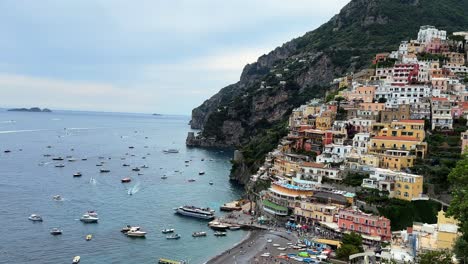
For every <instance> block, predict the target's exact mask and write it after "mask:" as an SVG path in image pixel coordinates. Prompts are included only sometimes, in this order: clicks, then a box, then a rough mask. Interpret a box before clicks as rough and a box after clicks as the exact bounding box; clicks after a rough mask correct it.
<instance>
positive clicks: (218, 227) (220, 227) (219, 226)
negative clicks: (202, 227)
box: [208, 222, 229, 231]
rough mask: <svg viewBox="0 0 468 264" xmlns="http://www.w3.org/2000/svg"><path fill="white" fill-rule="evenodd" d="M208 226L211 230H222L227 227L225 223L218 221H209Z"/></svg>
mask: <svg viewBox="0 0 468 264" xmlns="http://www.w3.org/2000/svg"><path fill="white" fill-rule="evenodd" d="M208 226H209V227H210V228H211V229H213V230H220V231H224V230H226V229H228V228H229V227H228V226H227V225H223V224H221V223H219V222H214V223H213V222H212V223H209V224H208Z"/></svg>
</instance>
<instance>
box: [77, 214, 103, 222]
mask: <svg viewBox="0 0 468 264" xmlns="http://www.w3.org/2000/svg"><path fill="white" fill-rule="evenodd" d="M98 220H99V218H97V217H96V216H90V215H89V214H84V215H83V216H81V218H80V221H81V222H83V223H97V222H98Z"/></svg>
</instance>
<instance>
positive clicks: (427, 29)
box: [418, 26, 447, 44]
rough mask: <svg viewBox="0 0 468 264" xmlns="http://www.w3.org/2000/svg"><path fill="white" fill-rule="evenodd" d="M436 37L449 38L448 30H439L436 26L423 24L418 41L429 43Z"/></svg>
mask: <svg viewBox="0 0 468 264" xmlns="http://www.w3.org/2000/svg"><path fill="white" fill-rule="evenodd" d="M435 38H439V39H441V40H447V31H445V30H438V29H437V28H435V27H434V26H421V28H420V29H419V33H418V41H419V42H420V43H424V44H427V43H429V42H431V41H432V40H433V39H435Z"/></svg>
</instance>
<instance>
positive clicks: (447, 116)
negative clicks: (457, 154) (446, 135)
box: [431, 98, 453, 130]
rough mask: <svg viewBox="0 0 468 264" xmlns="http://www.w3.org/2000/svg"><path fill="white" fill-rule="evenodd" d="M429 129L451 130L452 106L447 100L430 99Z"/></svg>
mask: <svg viewBox="0 0 468 264" xmlns="http://www.w3.org/2000/svg"><path fill="white" fill-rule="evenodd" d="M431 104H432V109H431V125H432V126H431V128H432V130H434V129H436V128H440V129H453V118H452V113H451V109H452V105H451V103H450V101H448V100H447V98H432V102H431Z"/></svg>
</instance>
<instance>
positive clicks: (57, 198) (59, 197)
mask: <svg viewBox="0 0 468 264" xmlns="http://www.w3.org/2000/svg"><path fill="white" fill-rule="evenodd" d="M52 199H53V200H54V201H62V196H60V195H58V194H57V195H54V196H53V197H52Z"/></svg>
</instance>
